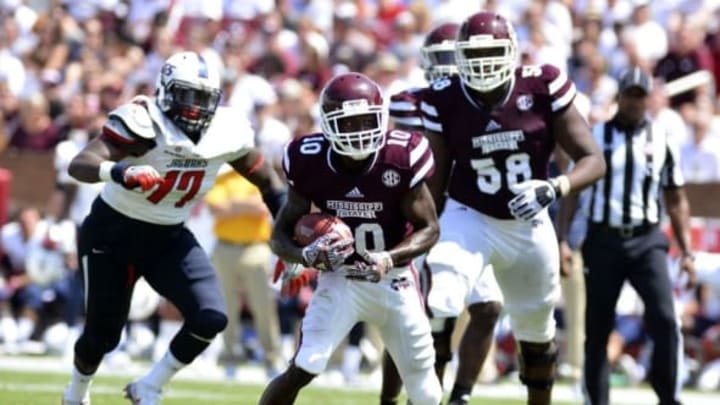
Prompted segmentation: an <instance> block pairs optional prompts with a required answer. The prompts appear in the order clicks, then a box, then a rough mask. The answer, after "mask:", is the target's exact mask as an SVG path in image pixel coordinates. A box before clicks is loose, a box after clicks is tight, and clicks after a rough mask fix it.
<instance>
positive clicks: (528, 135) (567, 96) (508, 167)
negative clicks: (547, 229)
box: [421, 65, 575, 219]
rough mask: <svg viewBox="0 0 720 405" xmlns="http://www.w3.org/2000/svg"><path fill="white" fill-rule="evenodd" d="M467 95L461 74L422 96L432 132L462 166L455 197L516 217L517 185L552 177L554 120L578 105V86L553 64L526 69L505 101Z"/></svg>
mask: <svg viewBox="0 0 720 405" xmlns="http://www.w3.org/2000/svg"><path fill="white" fill-rule="evenodd" d="M468 94H469V90H466V89H465V87H464V86H463V85H462V84H461V81H460V78H459V77H452V78H444V79H439V80H437V81H435V82H433V84H432V86H431V87H430V88H429V90H428V91H426V92H425V93H424V94H423V100H422V108H421V110H422V113H423V124H424V126H425V129H426V130H429V131H434V132H438V133H440V134H441V136H442V137H443V138H444V139H445V141H446V144H447V146H448V149H449V153H450V158H451V159H452V160H454V162H455V165H454V167H453V172H452V175H451V179H450V183H449V186H448V194H449V196H450V197H451V198H453V199H455V200H458V201H460V202H461V203H463V204H466V205H468V206H470V207H473V208H474V209H476V210H478V211H480V212H482V213H484V214H487V215H490V216H492V217H495V218H501V219H509V218H513V216H512V215H511V214H510V211H509V210H508V207H507V203H508V201H510V200H511V199H512V198H513V197H514V196H515V193H513V191H512V188H511V187H512V186H513V185H515V184H517V183H520V182H523V181H526V180H530V179H546V178H547V171H548V161H549V159H550V154H551V153H552V151H553V148H554V147H555V139H554V137H553V134H552V132H551V123H552V121H553V119H554V118H555V117H556V116H557V115H558V114H560V113H561V112H562V111H564V110H565V109H566V108H567V107H568V106H569V105H570V104H571V103H572V101H573V99H574V97H575V85H574V84H573V82H572V81H571V80H570V79H568V77H567V75H566V74H565V73H564V72H561V71H560V70H558V69H557V68H555V67H553V66H550V65H542V66H521V67H518V68H517V69H516V71H515V78H514V84H512V88H511V90H510V94H509V95H508V97H507V99H506V101H505V103H504V104H502V105H499V106H496V107H495V108H487V107H485V106H483V105H481V104H479V102H478V101H475V100H474V99H471V98H470V97H469V95H468Z"/></svg>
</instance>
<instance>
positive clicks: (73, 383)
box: [64, 366, 93, 401]
mask: <svg viewBox="0 0 720 405" xmlns="http://www.w3.org/2000/svg"><path fill="white" fill-rule="evenodd" d="M92 378H93V375H92V374H90V375H85V374H83V373H81V372H80V371H79V370H78V369H77V367H75V366H73V368H72V374H71V375H70V384H68V386H67V388H65V396H64V398H65V399H67V400H70V401H82V400H83V398H85V396H86V395H88V391H89V390H90V384H91V383H92Z"/></svg>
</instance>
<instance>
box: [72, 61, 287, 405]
mask: <svg viewBox="0 0 720 405" xmlns="http://www.w3.org/2000/svg"><path fill="white" fill-rule="evenodd" d="M220 97H221V91H220V77H219V72H217V71H214V70H213V69H210V68H209V66H208V65H207V64H206V63H205V61H204V59H203V57H202V56H201V55H198V54H196V53H194V52H181V53H177V54H175V55H172V56H171V57H170V58H168V60H167V61H166V62H165V65H164V66H163V68H162V69H161V72H160V73H159V74H158V78H157V82H156V93H155V97H153V98H148V97H145V96H137V97H135V98H133V99H132V101H131V102H129V103H127V104H124V105H121V106H120V107H118V108H117V109H115V110H114V111H111V112H110V114H109V118H108V120H107V123H106V124H105V125H104V127H103V131H102V135H101V136H99V137H97V138H95V139H94V140H92V141H91V142H90V143H88V145H87V146H86V147H85V148H84V149H83V150H82V151H81V152H80V153H79V154H78V155H77V156H76V157H75V158H74V159H73V160H72V162H71V163H70V166H69V169H68V171H69V173H70V175H71V176H73V177H74V178H76V179H77V180H79V181H81V182H87V183H94V182H98V181H104V182H105V186H104V189H103V190H102V193H101V195H100V196H99V197H98V198H97V199H96V200H95V202H94V203H93V207H92V210H91V212H90V214H89V215H88V216H87V217H86V218H85V221H84V222H83V224H82V226H81V228H80V232H79V238H78V253H79V255H80V259H81V268H82V270H83V275H84V284H85V308H86V311H87V316H86V323H85V328H84V330H83V333H82V335H81V336H80V338H79V339H78V341H77V342H76V344H75V359H74V367H73V371H72V377H71V379H70V383H69V385H68V386H67V388H66V389H65V392H64V395H63V400H62V403H63V404H64V405H70V404H83V405H86V404H89V403H90V397H89V386H90V381H91V379H92V377H93V375H94V374H95V372H96V370H97V368H98V366H99V365H100V362H101V361H102V359H103V356H104V355H105V354H106V353H108V352H110V351H111V350H113V349H114V348H115V346H116V345H117V344H118V341H119V339H120V335H121V332H122V329H123V327H124V325H125V322H126V320H127V316H128V308H129V305H130V298H131V296H132V291H133V287H134V285H135V281H136V280H137V278H138V277H140V276H143V277H144V278H145V279H146V280H147V281H148V283H149V284H150V285H151V286H152V287H153V288H154V289H155V290H156V291H157V292H158V293H160V294H161V295H163V296H164V297H165V298H167V299H168V300H169V301H171V302H172V303H173V304H175V306H176V307H177V308H178V309H179V310H180V312H182V315H183V318H184V320H185V323H184V324H183V327H182V328H181V330H180V331H179V332H178V333H177V335H175V337H174V338H173V340H172V341H171V343H170V348H169V350H168V352H167V353H166V354H165V356H164V357H163V358H162V359H161V360H160V361H159V362H157V363H156V364H155V365H154V366H153V367H152V369H151V370H150V371H149V372H148V374H146V375H145V376H143V377H142V378H140V379H138V380H136V381H134V382H132V383H130V384H128V385H127V386H126V388H125V392H126V397H127V398H128V399H130V401H131V402H132V403H133V404H135V405H150V404H157V403H159V400H160V395H161V391H162V389H163V387H164V386H165V385H166V384H167V383H168V381H169V380H170V378H171V377H172V376H173V375H174V374H175V373H177V371H179V370H180V369H181V368H182V367H183V366H185V365H187V364H189V363H190V362H192V361H193V359H194V358H195V357H196V356H197V355H199V354H200V353H201V352H202V351H203V350H204V349H205V348H206V347H207V346H208V344H209V343H210V342H211V341H212V340H213V338H214V337H215V335H216V334H218V333H219V332H221V331H222V330H223V329H224V328H225V326H226V323H227V317H226V315H225V304H224V302H223V299H222V290H221V289H220V285H219V282H218V279H217V277H216V275H215V272H214V270H213V268H212V266H211V264H210V260H209V259H208V257H207V255H206V253H205V252H204V251H203V250H202V248H201V247H200V245H199V244H198V242H197V240H196V239H195V237H194V236H193V234H192V233H191V232H190V231H189V230H188V229H187V228H186V227H185V226H184V224H183V223H184V221H185V220H186V219H187V218H188V216H189V214H190V209H191V208H192V206H193V204H194V203H195V202H196V201H199V200H201V199H202V197H203V195H204V194H205V193H206V192H207V191H208V190H209V189H210V187H211V186H212V185H213V183H214V181H215V177H216V175H217V172H218V169H219V168H220V166H221V165H222V164H223V163H225V162H227V163H229V164H230V165H231V166H232V167H233V168H234V169H235V170H236V171H237V172H239V173H240V174H242V175H243V176H245V177H247V178H248V179H249V180H250V181H252V182H253V183H254V184H255V185H257V186H258V188H259V189H260V190H261V191H262V193H263V199H264V201H265V203H266V204H267V205H268V207H269V208H270V210H271V211H272V212H273V213H275V212H276V211H277V209H278V208H279V206H280V205H281V204H282V202H283V200H284V196H285V192H284V190H283V188H284V185H283V182H282V180H281V179H280V178H279V177H278V176H277V175H276V174H275V171H273V170H272V168H271V167H270V165H269V164H267V163H265V162H264V160H263V157H262V155H261V154H260V153H259V152H258V151H257V149H255V148H254V147H253V131H252V129H251V128H250V126H249V124H247V123H246V122H243V121H242V120H238V119H237V117H233V116H231V114H230V112H229V111H227V110H224V109H223V108H218V107H217V105H218V101H219V100H220Z"/></svg>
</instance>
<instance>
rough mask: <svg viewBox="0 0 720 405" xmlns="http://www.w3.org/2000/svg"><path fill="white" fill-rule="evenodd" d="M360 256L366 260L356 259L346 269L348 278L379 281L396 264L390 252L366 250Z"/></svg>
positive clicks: (372, 281)
mask: <svg viewBox="0 0 720 405" xmlns="http://www.w3.org/2000/svg"><path fill="white" fill-rule="evenodd" d="M360 256H362V258H363V260H364V261H356V262H355V264H354V265H353V266H349V267H348V268H347V269H346V270H345V277H346V278H349V279H351V280H358V281H369V282H371V283H377V282H378V281H380V280H381V279H382V278H383V276H385V274H387V272H388V271H390V269H392V268H393V266H394V264H393V259H392V257H391V256H390V253H388V252H367V251H365V252H363V253H361V254H360Z"/></svg>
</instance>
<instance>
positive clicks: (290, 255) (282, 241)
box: [270, 229, 303, 263]
mask: <svg viewBox="0 0 720 405" xmlns="http://www.w3.org/2000/svg"><path fill="white" fill-rule="evenodd" d="M270 249H272V251H273V253H275V254H276V255H277V256H278V257H279V258H281V259H282V260H284V261H285V262H290V263H303V256H302V248H301V247H299V246H298V245H297V244H295V241H294V240H293V239H292V238H291V237H290V236H289V235H288V234H287V233H285V232H282V231H278V230H277V229H276V230H274V231H273V235H272V238H271V239H270Z"/></svg>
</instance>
